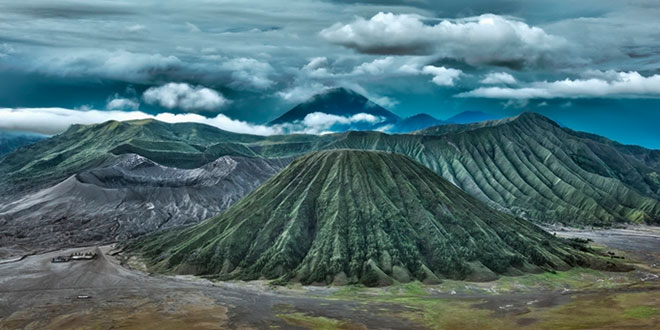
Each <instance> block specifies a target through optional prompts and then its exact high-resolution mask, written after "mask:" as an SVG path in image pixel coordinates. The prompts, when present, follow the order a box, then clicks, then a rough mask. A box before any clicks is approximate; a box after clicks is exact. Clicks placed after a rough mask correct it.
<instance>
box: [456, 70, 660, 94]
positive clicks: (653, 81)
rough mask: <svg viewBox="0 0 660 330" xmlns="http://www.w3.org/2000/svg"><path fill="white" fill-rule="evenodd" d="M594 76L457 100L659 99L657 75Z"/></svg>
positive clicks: (490, 90)
mask: <svg viewBox="0 0 660 330" xmlns="http://www.w3.org/2000/svg"><path fill="white" fill-rule="evenodd" d="M592 75H594V74H593V72H592ZM594 76H595V77H593V78H586V79H564V80H557V81H551V82H549V81H542V82H535V83H532V84H530V85H529V86H524V87H521V88H507V87H481V88H477V89H475V90H472V91H469V92H465V93H461V94H459V95H458V96H459V97H483V98H494V99H534V98H538V99H552V98H609V97H628V98H643V97H660V75H657V74H656V75H652V76H648V77H645V76H642V75H641V74H640V73H638V72H635V71H631V72H616V71H604V72H599V73H598V74H597V75H594Z"/></svg>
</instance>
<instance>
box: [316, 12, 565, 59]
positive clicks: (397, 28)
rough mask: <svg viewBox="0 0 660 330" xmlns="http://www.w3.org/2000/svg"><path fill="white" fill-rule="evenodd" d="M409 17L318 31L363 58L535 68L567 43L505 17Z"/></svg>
mask: <svg viewBox="0 0 660 330" xmlns="http://www.w3.org/2000/svg"><path fill="white" fill-rule="evenodd" d="M425 21H428V19H426V18H424V17H421V16H419V15H412V14H393V13H383V12H380V13H378V14H376V15H374V16H373V17H371V18H370V19H365V18H362V17H359V18H357V19H356V20H355V21H353V22H352V23H348V24H342V23H337V24H335V25H333V26H331V27H329V28H326V29H324V30H322V31H321V36H322V37H323V38H325V39H326V40H328V41H330V42H332V43H335V44H339V45H342V46H345V47H348V48H352V49H355V50H357V51H359V52H362V53H366V54H392V55H431V54H433V55H437V56H442V57H445V58H454V59H459V60H464V61H466V62H468V63H470V64H495V65H504V66H521V65H527V66H533V65H537V64H540V63H541V62H543V61H545V60H549V59H552V57H551V56H547V55H548V54H550V53H551V52H553V51H555V50H558V49H561V48H563V47H564V46H565V45H566V43H567V42H566V41H565V40H564V39H563V38H561V37H558V36H553V35H550V34H548V33H546V32H545V31H544V30H543V29H541V28H539V27H535V26H529V25H528V24H526V23H524V22H522V21H519V20H516V19H513V18H509V17H504V16H499V15H493V14H484V15H481V16H475V17H467V18H461V19H454V20H449V19H445V20H440V21H439V22H438V23H437V24H434V25H429V24H426V22H425Z"/></svg>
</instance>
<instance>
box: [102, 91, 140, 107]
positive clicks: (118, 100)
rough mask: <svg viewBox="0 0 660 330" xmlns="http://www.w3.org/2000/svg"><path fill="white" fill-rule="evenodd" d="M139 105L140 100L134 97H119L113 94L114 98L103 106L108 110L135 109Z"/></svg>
mask: <svg viewBox="0 0 660 330" xmlns="http://www.w3.org/2000/svg"><path fill="white" fill-rule="evenodd" d="M139 107H140V102H138V101H137V100H135V99H129V98H125V97H119V96H117V95H115V97H114V98H112V99H111V100H109V101H108V104H107V105H106V106H105V108H106V109H108V110H137V109H138V108H139Z"/></svg>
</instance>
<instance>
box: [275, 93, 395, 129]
mask: <svg viewBox="0 0 660 330" xmlns="http://www.w3.org/2000/svg"><path fill="white" fill-rule="evenodd" d="M315 112H321V113H325V114H329V115H335V116H342V117H350V116H353V115H356V114H359V113H366V114H370V115H373V116H376V117H380V118H382V119H383V120H382V121H381V122H379V123H378V124H379V125H382V124H388V123H395V122H397V121H399V120H400V119H401V118H400V117H399V116H397V115H395V114H394V113H392V112H390V111H388V110H387V109H385V108H383V107H381V106H380V105H378V104H376V103H375V102H373V101H371V100H369V99H368V98H367V97H365V96H364V95H362V94H360V93H357V92H356V91H354V90H351V89H348V88H344V87H336V88H331V89H328V90H325V91H323V92H321V93H319V94H316V95H314V96H312V97H311V98H309V99H308V100H307V101H305V102H303V103H300V104H298V105H297V106H295V107H293V108H292V109H291V110H289V111H287V112H285V113H284V114H282V115H281V116H280V117H278V118H276V119H274V120H273V121H271V122H270V125H278V124H286V123H294V122H298V121H302V120H303V119H305V117H306V116H307V115H309V114H311V113H315ZM366 129H368V127H367V128H366Z"/></svg>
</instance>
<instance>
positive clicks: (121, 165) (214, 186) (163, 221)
mask: <svg viewBox="0 0 660 330" xmlns="http://www.w3.org/2000/svg"><path fill="white" fill-rule="evenodd" d="M288 162H289V160H287V159H270V160H267V159H262V158H246V157H237V156H223V157H220V158H218V159H217V160H215V161H213V162H211V163H208V164H206V165H204V166H201V167H199V168H194V169H180V168H174V167H166V166H163V165H159V164H157V163H155V162H153V161H151V160H149V159H147V158H145V157H142V156H139V155H135V154H124V155H121V156H117V157H116V159H115V160H113V161H111V162H109V163H107V164H105V165H102V166H100V167H96V168H93V169H89V170H86V171H83V172H81V173H79V174H76V175H72V176H70V177H69V178H67V179H66V180H64V181H62V182H60V183H58V184H56V185H54V186H51V187H48V188H45V189H41V190H39V191H36V192H32V193H28V194H25V195H23V196H21V197H20V198H17V199H15V200H13V201H11V202H9V203H5V204H3V205H1V206H0V226H2V228H3V230H2V233H1V234H0V240H1V241H2V246H3V247H11V248H13V249H16V250H34V249H37V250H41V249H47V248H55V247H64V246H75V245H81V244H91V243H103V242H111V241H116V240H123V239H126V238H129V237H134V236H137V235H141V234H145V233H151V232H154V231H157V230H159V229H164V228H169V227H174V226H180V225H186V224H190V223H196V222H199V221H201V220H204V219H206V218H209V217H212V216H214V215H216V214H218V213H220V212H221V211H222V210H224V209H226V208H227V207H229V206H231V205H232V204H234V203H235V202H236V201H238V200H239V199H240V198H241V197H242V196H243V195H245V194H247V193H248V192H250V191H251V190H253V189H254V188H256V187H257V186H259V185H260V184H261V183H262V182H264V181H265V180H267V179H268V178H270V177H271V176H272V175H274V174H275V173H277V172H278V171H279V170H280V169H281V168H282V167H284V166H285V165H286V164H288Z"/></svg>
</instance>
